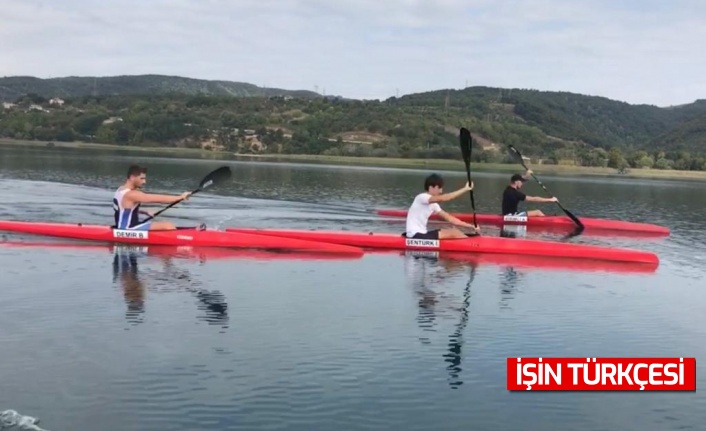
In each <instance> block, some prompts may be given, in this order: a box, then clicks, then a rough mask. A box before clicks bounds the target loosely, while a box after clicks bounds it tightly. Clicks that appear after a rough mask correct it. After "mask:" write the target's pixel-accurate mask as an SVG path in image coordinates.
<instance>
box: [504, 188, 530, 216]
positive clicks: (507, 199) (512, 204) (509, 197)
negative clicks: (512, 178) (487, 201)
mask: <svg viewBox="0 0 706 431" xmlns="http://www.w3.org/2000/svg"><path fill="white" fill-rule="evenodd" d="M526 197H527V195H525V194H524V193H522V192H521V191H519V190H517V189H515V188H513V187H510V186H507V187H506V188H505V191H504V192H503V215H508V214H515V213H516V212H517V205H518V204H519V203H520V201H523V200H525V198H526Z"/></svg>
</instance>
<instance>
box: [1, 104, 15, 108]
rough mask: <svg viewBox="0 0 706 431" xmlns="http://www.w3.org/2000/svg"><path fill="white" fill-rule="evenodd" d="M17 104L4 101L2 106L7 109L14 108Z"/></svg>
mask: <svg viewBox="0 0 706 431" xmlns="http://www.w3.org/2000/svg"><path fill="white" fill-rule="evenodd" d="M14 106H15V104H14V103H12V102H2V107H3V108H5V109H12V108H13V107H14Z"/></svg>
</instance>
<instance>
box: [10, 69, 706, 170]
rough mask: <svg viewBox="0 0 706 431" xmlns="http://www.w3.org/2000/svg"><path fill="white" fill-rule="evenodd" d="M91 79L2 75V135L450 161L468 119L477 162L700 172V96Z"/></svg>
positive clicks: (704, 147) (704, 141)
mask: <svg viewBox="0 0 706 431" xmlns="http://www.w3.org/2000/svg"><path fill="white" fill-rule="evenodd" d="M98 79H104V80H107V81H105V82H106V83H108V82H110V83H111V84H110V85H106V86H105V87H104V88H101V86H100V85H99V86H93V85H94V84H93V82H94V79H93V78H57V79H56V80H36V78H3V79H0V89H2V90H0V91H3V92H5V93H2V94H10V93H9V92H8V91H10V90H7V88H11V89H12V90H11V91H13V92H14V93H13V94H16V95H17V97H15V98H14V99H12V100H11V103H5V109H3V110H2V111H0V136H2V137H9V138H15V139H30V140H43V141H51V140H58V141H74V140H79V141H87V142H99V143H111V144H118V145H136V146H180V147H195V148H199V147H201V148H210V149H217V150H226V151H231V152H238V153H285V154H327V155H351V156H373V157H408V158H458V157H459V151H458V129H459V127H467V128H468V129H470V130H471V132H472V133H473V137H474V145H475V150H474V153H473V157H474V159H475V160H476V161H488V162H508V163H514V162H515V161H514V160H513V159H512V158H511V157H510V156H509V154H508V152H507V144H512V145H515V146H516V147H517V148H518V149H520V150H521V151H522V153H523V154H524V155H525V156H530V157H532V159H533V162H534V163H554V164H556V163H560V164H577V165H584V166H609V167H613V168H615V169H618V170H624V169H626V168H629V167H630V166H632V167H651V168H657V169H672V168H674V169H688V170H706V157H705V156H706V100H698V101H696V102H694V103H691V104H687V105H681V106H678V107H669V108H660V107H656V106H649V105H630V104H627V103H624V102H618V101H614V100H610V99H607V98H604V97H595V96H584V95H579V94H573V93H566V92H543V91H536V90H523V89H499V88H490V87H469V88H466V89H463V90H440V91H431V92H425V93H418V94H411V95H407V96H403V97H399V98H394V97H393V98H390V99H388V100H385V101H360V100H343V99H340V98H324V97H322V96H320V95H317V94H316V93H313V92H306V91H302V92H297V91H286V90H273V89H261V88H259V87H255V86H250V84H240V83H223V82H219V81H202V80H190V79H187V78H178V77H177V78H171V77H159V76H155V75H148V76H137V77H115V78H98ZM8 80H20V81H21V82H23V84H22V85H24V87H21V88H20V87H18V86H17V85H15V86H14V87H12V86H8V82H9V81H8ZM33 80H36V81H33ZM47 81H51V82H52V83H51V85H49V84H47V83H46V82H47ZM13 82H14V81H13ZM32 82H36V83H37V85H36V86H34V85H33V84H32ZM182 84H183V86H182ZM226 84H229V85H231V86H229V85H226ZM99 89H100V90H99ZM65 94H66V95H67V96H64V95H65ZM94 94H98V95H94ZM57 97H58V98H61V100H57V99H53V98H57Z"/></svg>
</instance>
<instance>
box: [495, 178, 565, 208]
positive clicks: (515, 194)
mask: <svg viewBox="0 0 706 431" xmlns="http://www.w3.org/2000/svg"><path fill="white" fill-rule="evenodd" d="M531 174H532V171H531V170H527V172H526V173H525V175H524V176H522V175H520V174H515V175H513V176H512V178H510V184H509V185H508V186H507V187H506V188H505V191H504V192H503V215H517V216H526V217H542V216H544V213H543V212H542V211H540V210H531V211H522V212H518V210H517V206H518V205H519V203H520V201H525V202H540V203H549V202H556V201H557V198H555V197H551V198H543V197H540V196H527V195H526V194H524V193H522V192H521V191H520V189H521V188H522V185H523V184H524V183H525V181H527V179H528V178H529V176H530V175H531Z"/></svg>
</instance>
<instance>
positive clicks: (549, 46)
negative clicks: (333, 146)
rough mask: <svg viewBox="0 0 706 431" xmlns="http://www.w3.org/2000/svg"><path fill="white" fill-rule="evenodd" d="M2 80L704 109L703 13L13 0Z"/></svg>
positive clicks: (0, 38) (440, 2) (6, 14)
mask: <svg viewBox="0 0 706 431" xmlns="http://www.w3.org/2000/svg"><path fill="white" fill-rule="evenodd" d="M0 58H2V60H0V76H14V75H29V76H36V77H39V78H50V77H61V76H114V75H137V74H165V75H176V76H184V77H190V78H199V79H218V80H228V81H240V82H249V83H252V84H255V85H258V86H268V87H277V88H285V89H291V90H294V89H305V90H314V91H318V92H319V93H324V92H325V94H328V95H338V96H343V97H348V98H356V99H386V98H388V97H391V96H395V95H400V96H401V95H404V94H410V93H417V92H424V91H432V90H439V89H447V88H450V89H462V88H465V87H466V86H476V85H482V86H491V87H502V88H531V89H537V90H543V91H569V92H573V93H581V94H589V95H595V96H603V97H608V98H611V99H615V100H621V101H625V102H628V103H631V104H641V103H645V104H653V105H657V106H671V105H679V104H683V103H690V102H693V101H694V100H696V99H705V98H706V1H703V0H671V1H664V0H612V1H611V0H582V1H577V0H426V1H423V0H227V1H226V0H148V1H145V0H140V1H136V0H93V1H88V0H53V1H37V0H3V2H2V8H1V13H0Z"/></svg>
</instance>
